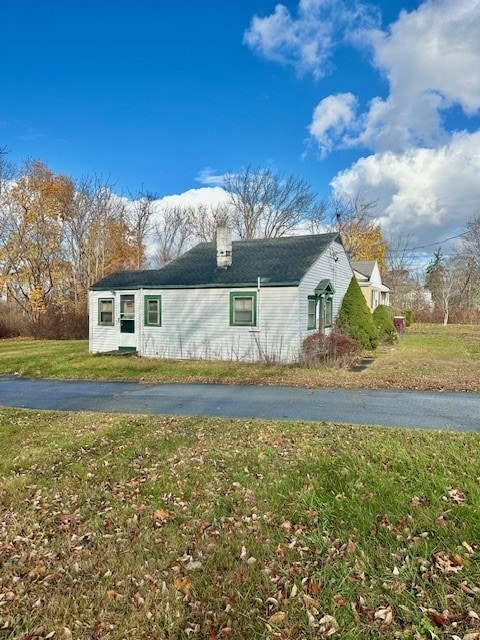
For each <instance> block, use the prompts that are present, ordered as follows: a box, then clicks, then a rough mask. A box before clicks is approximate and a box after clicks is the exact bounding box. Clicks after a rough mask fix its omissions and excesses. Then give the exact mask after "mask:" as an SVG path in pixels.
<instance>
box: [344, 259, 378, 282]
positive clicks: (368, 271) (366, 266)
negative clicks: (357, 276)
mask: <svg viewBox="0 0 480 640" xmlns="http://www.w3.org/2000/svg"><path fill="white" fill-rule="evenodd" d="M375 262H376V260H352V261H351V262H350V264H351V265H352V269H355V271H358V273H361V274H362V276H365V277H366V278H370V276H371V275H372V273H373V268H374V267H375Z"/></svg>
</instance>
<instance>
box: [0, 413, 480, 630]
mask: <svg viewBox="0 0 480 640" xmlns="http://www.w3.org/2000/svg"><path fill="white" fill-rule="evenodd" d="M479 445H480V438H479V436H478V435H477V434H461V433H447V432H428V431H408V430H404V431H400V430H394V429H388V430H387V429H382V428H365V427H354V426H348V425H347V426H345V425H343V426H342V425H336V424H311V423H284V422H264V421H242V420H216V419H203V418H166V417H152V416H122V415H102V414H96V415H93V414H70V413H52V412H34V411H23V410H13V409H3V410H0V451H1V452H2V455H1V456H0V509H1V510H0V558H1V561H2V567H1V572H0V627H6V628H8V629H10V630H11V638H12V639H15V640H17V639H20V638H22V639H26V638H39V639H40V638H46V637H47V636H48V637H52V636H50V635H49V634H51V633H53V632H55V636H54V637H56V638H75V639H79V640H83V639H85V640H87V639H92V638H93V639H96V638H106V639H108V640H115V639H119V640H120V639H123V638H136V639H137V638H138V639H145V640H147V639H148V640H150V639H157V638H168V639H169V640H173V639H177V638H178V639H180V638H187V637H193V638H196V637H198V638H206V639H210V640H215V639H218V640H221V639H223V638H234V639H238V640H240V639H249V640H255V639H260V638H262V639H264V638H265V639H268V640H270V639H272V640H273V639H274V638H285V639H286V638H302V639H303V638H307V639H310V638H311V639H313V638H323V637H330V636H329V635H328V634H329V631H335V635H334V637H339V638H346V639H352V640H353V639H357V638H365V639H367V640H368V639H370V638H371V639H374V638H379V637H381V638H385V639H386V640H389V639H391V638H417V639H418V638H420V639H421V638H426V639H429V640H431V639H432V638H439V639H446V638H452V637H453V636H458V637H460V638H465V637H469V636H468V635H467V634H469V633H474V631H475V630H478V628H479V627H480V623H479V621H478V619H477V618H476V617H475V616H476V614H477V613H478V614H480V608H479V596H480V543H479V540H480V525H479V521H478V504H480V459H479V456H478V450H479ZM472 612H473V613H472ZM29 634H33V635H29ZM471 637H472V638H473V637H475V636H471Z"/></svg>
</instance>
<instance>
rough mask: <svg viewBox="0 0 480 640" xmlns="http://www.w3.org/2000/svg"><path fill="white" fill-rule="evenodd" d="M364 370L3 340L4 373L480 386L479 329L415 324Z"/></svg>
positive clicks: (330, 384)
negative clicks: (177, 357) (94, 351)
mask: <svg viewBox="0 0 480 640" xmlns="http://www.w3.org/2000/svg"><path fill="white" fill-rule="evenodd" d="M373 358H374V361H373V363H372V364H371V365H369V366H368V367H367V368H366V369H365V370H363V371H360V372H355V371H351V370H349V369H346V368H340V367H319V368H316V369H306V368H300V367H295V366H282V365H264V364H246V363H241V362H212V361H202V360H197V361H173V360H159V359H149V358H139V357H135V356H134V357H118V356H107V355H98V354H97V355H91V354H89V353H88V344H87V342H84V341H80V342H74V341H62V342H55V341H52V342H45V341H32V340H0V375H1V374H5V375H12V374H16V375H23V376H34V377H56V378H82V379H96V380H141V381H144V382H213V383H225V384H280V385H296V386H306V387H351V388H354V387H356V388H361V387H363V388H391V389H394V388H399V389H451V390H467V391H480V326H478V325H476V326H465V325H450V326H447V327H443V326H439V325H414V326H413V327H411V328H409V329H408V330H407V333H406V334H405V335H404V336H402V337H401V339H400V340H399V342H398V344H396V345H395V346H393V347H385V348H380V349H379V350H377V351H376V352H375V353H374V354H373Z"/></svg>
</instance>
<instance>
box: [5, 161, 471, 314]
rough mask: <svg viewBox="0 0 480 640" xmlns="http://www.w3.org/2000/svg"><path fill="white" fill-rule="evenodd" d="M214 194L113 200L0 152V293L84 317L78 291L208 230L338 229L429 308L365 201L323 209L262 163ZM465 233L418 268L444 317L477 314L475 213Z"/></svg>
mask: <svg viewBox="0 0 480 640" xmlns="http://www.w3.org/2000/svg"><path fill="white" fill-rule="evenodd" d="M223 189H224V192H225V199H224V201H223V202H222V203H221V204H217V205H215V206H208V205H205V204H200V205H195V206H185V205H181V206H179V205H174V206H172V205H167V204H165V201H162V200H161V199H160V198H159V197H158V196H157V195H156V194H154V193H152V192H149V191H147V190H145V189H143V188H142V189H140V190H139V191H138V192H137V193H134V194H128V196H125V195H118V194H116V193H115V190H114V188H113V186H112V185H111V184H109V183H108V182H107V181H105V180H103V179H101V178H99V177H98V176H90V177H84V178H81V179H79V180H76V181H74V180H73V179H72V178H70V177H68V176H65V175H62V174H56V173H54V172H53V171H52V170H51V169H49V168H48V167H47V166H46V165H45V164H44V163H42V162H40V161H38V160H27V161H25V162H24V164H23V165H22V166H21V167H16V166H14V165H12V164H11V163H9V162H8V154H7V153H6V151H5V150H1V149H0V297H1V298H3V299H4V300H5V299H6V300H7V301H8V302H9V307H14V308H15V309H17V310H19V311H20V312H21V315H22V316H23V317H24V318H26V319H27V320H28V322H29V323H30V324H31V325H35V324H41V323H42V322H44V323H45V322H49V323H51V322H52V318H65V317H70V316H74V317H78V318H86V315H87V296H88V289H89V287H90V286H91V285H92V284H94V283H95V282H96V281H98V280H99V279H100V278H102V277H104V276H106V275H108V274H109V273H112V272H114V271H118V270H124V269H143V268H158V267H162V266H164V265H165V264H167V263H168V262H170V261H171V260H173V259H175V258H176V257H178V256H179V255H181V254H182V253H183V252H185V251H186V250H187V249H189V248H190V247H191V246H193V245H195V244H197V243H198V242H211V241H213V240H214V239H215V231H216V228H217V226H218V225H219V224H220V223H227V224H228V225H229V226H230V228H231V229H232V233H233V236H234V238H238V239H244V240H250V239H254V238H261V237H281V236H284V235H289V234H291V233H294V232H303V233H323V232H325V231H340V233H341V234H342V239H343V242H344V245H345V248H346V250H347V252H348V253H349V255H350V258H351V259H352V260H370V259H376V260H377V261H378V263H379V266H380V270H381V272H382V276H383V278H384V281H385V282H386V283H387V284H388V285H389V286H390V287H392V288H393V301H394V303H396V304H397V305H399V306H401V307H405V306H408V307H415V306H417V307H419V308H420V307H422V305H423V307H425V308H426V307H428V305H427V304H426V303H425V296H424V295H423V294H424V291H425V290H424V289H423V284H424V282H422V280H423V279H424V275H425V274H423V275H421V276H419V274H418V272H415V260H414V258H413V254H412V252H411V250H410V245H409V241H408V238H407V239H405V238H404V237H399V236H397V237H395V238H389V239H388V240H387V239H386V238H385V237H384V235H383V233H382V230H381V228H380V226H379V224H377V223H376V221H375V213H376V203H375V202H371V201H368V200H366V199H364V198H362V197H361V196H357V197H355V198H352V199H346V198H345V199H340V200H333V201H326V200H324V199H321V198H319V197H318V194H316V193H315V192H314V190H313V189H312V188H311V187H310V185H309V184H308V183H307V182H306V181H305V180H304V179H303V178H301V177H298V176H296V175H287V174H283V173H281V172H276V171H274V170H272V169H270V168H268V167H267V168H265V167H260V168H258V167H252V166H248V167H246V168H244V169H242V170H241V171H238V172H232V173H229V174H227V175H226V176H225V178H224V183H223ZM465 231H466V233H465V234H464V235H463V236H462V243H461V248H460V249H459V250H458V252H457V253H456V255H455V257H454V258H449V259H448V260H445V258H444V257H443V256H442V255H441V254H440V253H438V255H437V254H435V257H434V260H433V262H432V264H431V265H429V267H428V269H427V272H426V278H425V284H426V286H427V288H428V289H429V290H430V291H431V295H432V300H433V304H434V306H435V309H436V310H437V312H438V313H442V314H443V315H442V317H443V319H444V318H445V314H447V316H446V317H447V320H448V312H449V311H450V309H451V307H452V304H455V305H456V308H457V307H458V300H457V299H456V297H455V296H457V298H458V297H461V300H462V308H463V307H465V305H466V306H468V308H470V309H471V310H473V311H472V313H473V312H474V311H475V310H476V311H477V312H478V305H479V299H480V220H479V217H478V216H477V218H475V219H473V220H471V221H470V222H469V224H468V227H467V229H466V230H465ZM422 291H423V294H422V293H421V292H422ZM430 307H431V303H430ZM439 310H440V311H439ZM438 313H437V315H438Z"/></svg>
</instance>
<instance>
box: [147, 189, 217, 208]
mask: <svg viewBox="0 0 480 640" xmlns="http://www.w3.org/2000/svg"><path fill="white" fill-rule="evenodd" d="M226 201H227V193H226V191H224V190H223V189H222V188H221V187H201V188H200V189H189V190H188V191H184V192H183V193H179V194H173V195H170V196H165V197H164V198H160V200H156V204H157V206H158V207H178V206H180V207H181V206H184V207H196V206H198V205H201V204H203V205H205V206H207V207H215V206H217V205H219V204H224V203H225V202H226Z"/></svg>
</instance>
